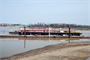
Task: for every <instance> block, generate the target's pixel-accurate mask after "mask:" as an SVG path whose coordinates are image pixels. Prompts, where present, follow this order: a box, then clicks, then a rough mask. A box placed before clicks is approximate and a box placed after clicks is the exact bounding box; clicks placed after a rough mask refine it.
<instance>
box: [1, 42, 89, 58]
mask: <svg viewBox="0 0 90 60" xmlns="http://www.w3.org/2000/svg"><path fill="white" fill-rule="evenodd" d="M88 57H90V42H72V43H60V44H55V45H49V46H46V47H43V48H38V49H35V50H30V51H28V52H25V53H21V54H17V55H14V56H11V57H8V58H3V59H1V60H85V59H87V58H88Z"/></svg>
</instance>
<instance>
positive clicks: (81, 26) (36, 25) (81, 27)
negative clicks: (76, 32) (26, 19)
mask: <svg viewBox="0 0 90 60" xmlns="http://www.w3.org/2000/svg"><path fill="white" fill-rule="evenodd" d="M28 27H43V28H44V27H45V28H46V27H47V28H48V27H51V28H69V27H70V28H76V29H90V26H88V25H76V24H58V23H56V24H45V23H37V24H29V25H28Z"/></svg>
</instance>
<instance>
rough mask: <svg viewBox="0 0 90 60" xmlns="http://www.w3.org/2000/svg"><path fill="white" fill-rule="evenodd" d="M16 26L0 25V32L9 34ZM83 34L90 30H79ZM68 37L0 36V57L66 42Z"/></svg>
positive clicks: (82, 40) (78, 40) (77, 40)
mask: <svg viewBox="0 0 90 60" xmlns="http://www.w3.org/2000/svg"><path fill="white" fill-rule="evenodd" d="M16 29H17V27H15V28H14V27H0V34H9V33H8V32H9V31H11V30H12V31H14V30H16ZM80 32H82V33H83V35H84V36H88V35H90V33H89V32H90V31H80ZM85 41H90V39H73V40H70V42H85ZM68 42H69V41H68V39H51V38H50V39H49V38H47V39H19V38H0V58H4V57H9V56H12V55H15V54H19V53H23V52H26V51H29V50H33V49H37V48H42V47H45V46H47V45H52V44H58V43H68Z"/></svg>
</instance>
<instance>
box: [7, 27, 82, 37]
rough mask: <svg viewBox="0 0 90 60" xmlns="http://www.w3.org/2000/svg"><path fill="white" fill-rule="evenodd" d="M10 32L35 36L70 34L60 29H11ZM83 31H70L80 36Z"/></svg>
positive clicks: (73, 34) (71, 34) (72, 34)
mask: <svg viewBox="0 0 90 60" xmlns="http://www.w3.org/2000/svg"><path fill="white" fill-rule="evenodd" d="M9 33H10V34H18V35H35V36H43V35H49V33H50V36H69V31H66V30H65V31H60V30H24V29H21V30H18V31H10V32H9ZM81 34H82V33H80V32H75V31H70V36H80V35H81Z"/></svg>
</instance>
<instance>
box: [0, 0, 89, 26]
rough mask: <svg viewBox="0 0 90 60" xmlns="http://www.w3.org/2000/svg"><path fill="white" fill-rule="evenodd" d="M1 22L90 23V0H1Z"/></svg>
mask: <svg viewBox="0 0 90 60" xmlns="http://www.w3.org/2000/svg"><path fill="white" fill-rule="evenodd" d="M0 23H10V24H36V23H66V24H77V25H90V0H0Z"/></svg>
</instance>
